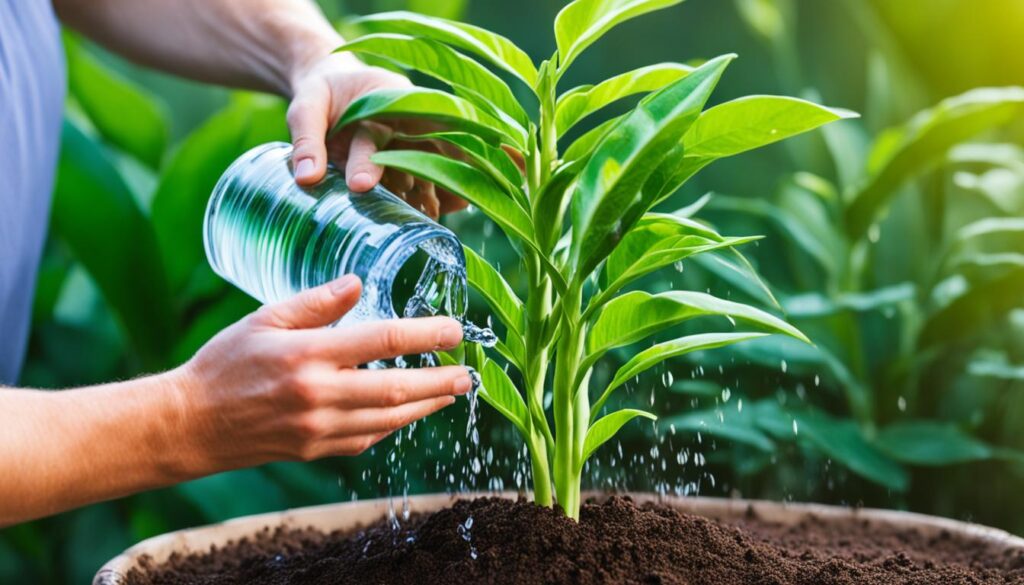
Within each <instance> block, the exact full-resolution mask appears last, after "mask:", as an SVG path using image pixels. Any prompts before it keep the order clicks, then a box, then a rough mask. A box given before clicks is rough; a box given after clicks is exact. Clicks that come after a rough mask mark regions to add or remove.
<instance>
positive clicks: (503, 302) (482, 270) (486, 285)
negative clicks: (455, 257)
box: [463, 246, 523, 335]
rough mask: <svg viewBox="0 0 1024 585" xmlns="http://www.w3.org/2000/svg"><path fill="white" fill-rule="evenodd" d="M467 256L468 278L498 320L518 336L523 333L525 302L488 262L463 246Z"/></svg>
mask: <svg viewBox="0 0 1024 585" xmlns="http://www.w3.org/2000/svg"><path fill="white" fill-rule="evenodd" d="M463 251H464V252H465V254H466V278H467V279H468V280H469V284H470V286H472V287H473V288H474V289H475V290H476V291H477V292H479V293H480V295H481V296H483V297H484V300H486V301H487V304H488V306H490V307H491V310H492V311H494V313H495V314H496V315H497V316H498V319H500V320H501V322H502V323H504V324H505V326H506V327H508V328H509V329H511V330H512V331H514V332H515V333H517V334H520V335H521V334H522V332H523V302H522V301H521V300H519V297H517V296H516V293H515V291H513V290H512V287H511V286H509V285H508V283H507V282H505V279H504V278H502V276H501V274H499V273H498V271H497V270H495V269H494V267H492V266H491V265H490V264H488V263H487V261H486V260H484V259H483V258H481V257H480V256H478V255H477V253H476V252H474V251H473V250H472V249H470V248H469V247H468V246H463Z"/></svg>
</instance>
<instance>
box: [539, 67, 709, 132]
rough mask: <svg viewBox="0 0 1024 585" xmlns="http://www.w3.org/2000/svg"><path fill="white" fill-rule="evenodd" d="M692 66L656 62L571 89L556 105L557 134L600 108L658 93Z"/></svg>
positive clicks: (682, 75)
mask: <svg viewBox="0 0 1024 585" xmlns="http://www.w3.org/2000/svg"><path fill="white" fill-rule="evenodd" d="M691 71H693V67H689V66H687V65H682V64H680V63H659V64H657V65H649V66H647V67H641V68H639V69H634V70H633V71H628V72H626V73H623V74H621V75H616V76H615V77H612V78H610V79H606V80H604V81H602V82H601V83H599V84H597V85H584V86H580V87H577V88H574V89H571V90H569V91H567V92H565V93H564V94H562V95H561V96H559V98H558V103H557V104H556V105H555V126H556V128H557V129H558V135H559V136H561V135H563V134H565V133H566V132H567V131H568V130H569V129H570V128H572V127H573V126H574V125H576V123H577V122H579V121H580V120H582V119H583V118H586V117H587V116H589V115H590V114H593V113H594V112H596V111H598V110H600V109H601V108H603V107H605V106H607V105H609V104H611V103H613V102H616V101H618V100H621V99H623V98H626V97H629V96H631V95H635V94H638V93H647V92H650V91H656V90H659V89H661V88H663V87H665V86H666V85H668V84H670V83H673V82H675V81H678V80H680V79H682V78H683V77H686V76H687V75H689V74H690V72H691Z"/></svg>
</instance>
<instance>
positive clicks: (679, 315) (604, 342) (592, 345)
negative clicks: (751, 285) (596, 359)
mask: <svg viewBox="0 0 1024 585" xmlns="http://www.w3.org/2000/svg"><path fill="white" fill-rule="evenodd" d="M710 315H718V316H723V317H727V318H730V319H739V320H741V321H746V322H749V323H751V324H754V325H757V326H759V327H763V328H765V329H766V330H768V331H771V332H772V333H782V334H785V335H789V336H791V337H794V338H796V339H799V340H801V341H804V342H807V343H810V341H809V340H808V339H807V337H806V336H804V334H803V333H801V332H800V331H798V330H797V329H796V328H795V327H793V326H792V325H790V324H789V323H786V322H785V321H783V320H781V319H779V318H778V317H774V316H772V315H770V314H768V313H765V312H764V311H761V310H760V309H755V308H753V307H750V306H748V305H743V304H740V303H734V302H732V301H726V300H722V299H718V298H715V297H713V296H711V295H709V294H705V293H698V292H689V291H670V292H665V293H660V294H656V295H652V294H650V293H647V292H644V291H633V292H628V293H626V294H624V295H622V296H619V297H616V298H615V299H612V300H611V301H609V302H608V304H606V305H605V306H604V308H603V309H602V310H601V312H600V313H598V315H597V318H596V319H595V320H594V325H593V327H592V328H591V330H590V335H589V337H588V339H587V348H588V353H590V354H597V353H603V352H605V351H607V350H609V349H612V348H615V347H619V346H622V345H626V344H629V343H633V342H635V341H639V340H641V339H643V338H645V337H647V336H649V335H651V334H653V333H655V332H657V331H660V330H661V329H664V328H666V327H671V326H673V325H677V324H679V323H682V322H683V321H686V320H688V319H693V318H695V317H702V316H710Z"/></svg>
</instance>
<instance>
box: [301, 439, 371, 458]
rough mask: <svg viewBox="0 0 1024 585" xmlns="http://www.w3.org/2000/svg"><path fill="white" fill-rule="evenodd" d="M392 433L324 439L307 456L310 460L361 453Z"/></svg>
mask: <svg viewBox="0 0 1024 585" xmlns="http://www.w3.org/2000/svg"><path fill="white" fill-rule="evenodd" d="M390 434H391V433H377V434H375V435H361V436H356V437H340V438H333V439H324V440H322V441H320V442H319V443H317V444H316V445H315V446H314V447H313V449H312V450H311V451H310V452H309V454H308V456H307V457H306V458H307V459H308V460H313V459H323V458H324V457H338V456H344V457H351V456H355V455H360V454H362V453H363V452H364V451H366V450H367V449H369V448H370V447H373V446H374V445H376V444H377V443H379V442H381V441H383V440H384V438H385V437H387V436H388V435H390Z"/></svg>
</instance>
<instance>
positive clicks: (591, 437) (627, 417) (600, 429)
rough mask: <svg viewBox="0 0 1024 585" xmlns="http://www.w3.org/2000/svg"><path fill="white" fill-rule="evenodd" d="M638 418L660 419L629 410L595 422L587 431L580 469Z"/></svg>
mask: <svg viewBox="0 0 1024 585" xmlns="http://www.w3.org/2000/svg"><path fill="white" fill-rule="evenodd" d="M638 416H639V417H644V418H647V419H650V420H658V417H656V416H654V415H653V414H651V413H649V412H645V411H643V410H635V409H632V408H627V409H624V410H619V411H617V412H613V413H611V414H609V415H607V416H604V417H602V418H600V419H598V420H597V421H596V422H594V424H593V425H591V426H590V429H588V430H587V436H586V439H584V441H583V454H582V456H581V457H580V460H579V465H578V466H577V467H578V469H582V468H583V464H584V463H585V462H586V461H587V459H589V458H590V456H591V455H593V453H594V451H596V450H597V449H598V447H600V446H601V445H604V444H605V443H607V442H608V440H609V439H611V438H612V437H614V436H615V434H616V433H618V432H619V429H621V428H622V426H623V425H625V424H626V423H628V422H629V421H631V420H633V419H634V418H636V417H638Z"/></svg>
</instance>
